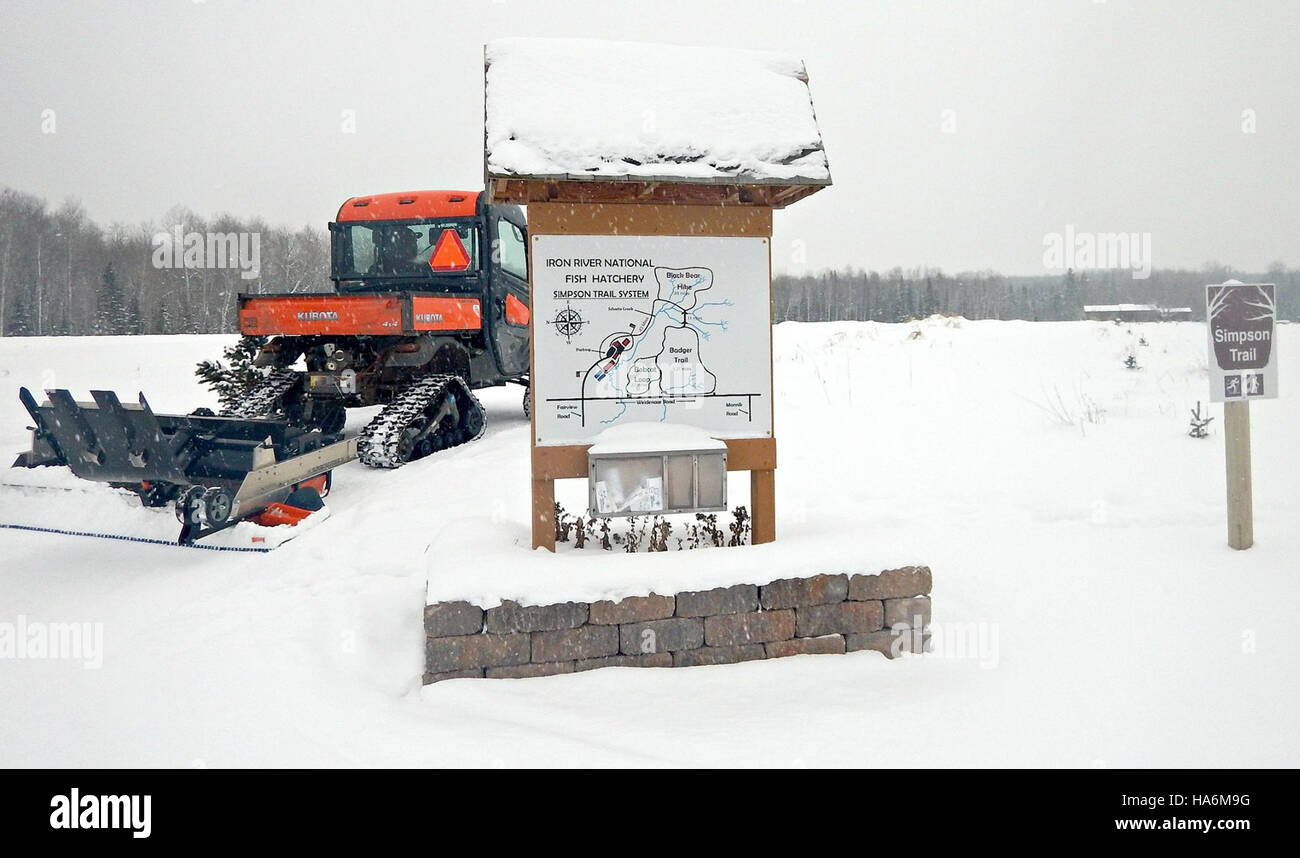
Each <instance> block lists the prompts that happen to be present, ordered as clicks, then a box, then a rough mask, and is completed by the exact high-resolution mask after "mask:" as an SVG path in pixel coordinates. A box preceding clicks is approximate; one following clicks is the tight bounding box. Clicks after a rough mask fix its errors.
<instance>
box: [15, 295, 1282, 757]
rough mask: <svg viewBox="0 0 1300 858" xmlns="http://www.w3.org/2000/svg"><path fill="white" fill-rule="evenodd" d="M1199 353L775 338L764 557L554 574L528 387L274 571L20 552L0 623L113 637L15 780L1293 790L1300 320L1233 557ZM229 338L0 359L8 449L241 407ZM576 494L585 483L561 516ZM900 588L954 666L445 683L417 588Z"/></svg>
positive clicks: (65, 521)
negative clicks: (437, 673)
mask: <svg viewBox="0 0 1300 858" xmlns="http://www.w3.org/2000/svg"><path fill="white" fill-rule="evenodd" d="M1139 336H1144V337H1145V338H1146V340H1147V342H1148V345H1147V346H1138V345H1137V339H1138V337H1139ZM1204 336H1205V334H1204V327H1203V326H1202V325H1197V324H1167V325H1128V326H1115V325H1110V324H1101V323H1090V322H1075V323H1019V322H977V323H973V322H964V321H960V320H942V319H932V320H929V321H925V322H921V323H916V324H901V325H880V324H848V323H845V324H816V325H814V324H792V323H787V324H783V325H780V326H778V327H777V329H776V333H775V356H776V385H777V409H776V427H777V435H778V443H779V456H780V463H779V470H778V471H777V493H778V495H777V496H778V504H779V508H778V542H777V543H776V544H775V545H773V546H764V547H756V548H744V549H717V550H710V551H698V552H688V553H687V554H683V555H644V556H638V557H635V558H628V559H629V560H631V561H632V562H630V563H616V562H615V560H616V558H613V557H612V556H611V555H608V554H603V553H600V552H595V551H588V552H584V553H581V554H580V553H577V552H573V551H569V552H567V553H565V552H562V553H561V554H560V555H559V556H556V557H551V556H542V555H541V554H540V553H533V552H529V551H528V550H527V544H528V520H527V517H528V471H527V461H528V448H527V439H528V436H527V423H526V421H525V420H524V418H523V415H522V411H521V410H520V407H519V390H518V388H514V387H511V388H505V389H497V390H489V391H485V392H484V393H483V396H482V399H483V401H484V403H485V405H486V406H487V408H488V411H489V428H488V432H487V435H486V436H485V437H484V438H483V439H482V440H480V441H478V442H475V443H474V444H472V445H470V446H468V447H465V448H462V449H458V450H454V451H448V452H445V453H441V454H438V455H437V456H435V457H434V458H432V459H430V460H426V461H423V462H419V463H416V464H414V465H411V466H408V467H406V468H403V469H401V470H399V471H396V472H375V471H370V470H367V469H365V468H364V467H362V466H360V465H359V464H356V463H353V464H351V465H349V466H347V467H345V468H342V469H340V470H339V471H338V472H336V474H335V493H334V494H333V495H332V496H331V497H330V498H329V501H328V503H329V507H330V516H329V517H328V518H327V519H325V520H323V521H321V522H320V523H319V524H318V525H317V526H315V527H314V528H312V529H311V530H310V531H307V532H304V533H302V534H301V535H300V536H298V538H296V539H293V540H292V541H289V542H287V543H285V544H284V545H282V546H281V547H279V548H277V549H276V550H275V551H273V552H270V553H267V554H226V553H218V552H210V551H197V550H191V549H181V548H174V547H168V546H155V545H144V544H137V543H127V542H117V541H107V540H100V539H90V538H83V537H71V536H61V535H52V534H38V533H28V532H20V531H14V530H6V529H0V624H3V623H11V624H16V623H17V622H18V621H19V618H20V617H22V618H23V619H24V621H25V622H28V623H31V622H45V623H53V622H86V623H100V624H102V630H103V651H102V666H99V667H97V668H91V669H87V668H86V667H84V666H83V664H82V663H81V662H80V661H73V660H60V661H53V660H40V659H14V658H4V659H0V765H5V766H23V765H56V766H58V765H66V766H101V765H103V766H109V765H118V766H123V765H125V766H179V767H191V766H195V767H202V766H208V767H220V766H240V765H269V766H281V765H283V766H293V765H307V766H314V765H333V766H353V765H358V766H359V765H385V766H430V765H433V766H439V765H449V766H474V765H480V766H501V765H504V766H515V765H563V766H572V765H614V764H622V765H651V766H654V765H778V766H837V765H863V766H907V767H913V766H951V765H989V766H1013V765H1031V766H1108V767H1122V766H1156V765H1164V766H1195V765H1205V766H1229V765H1241V766H1296V765H1300V735H1297V732H1296V730H1295V729H1294V727H1295V720H1296V709H1297V706H1300V669H1297V668H1300V625H1298V624H1297V623H1296V622H1295V620H1294V611H1295V609H1294V606H1295V605H1296V604H1297V602H1300V574H1298V573H1300V563H1298V562H1297V561H1300V528H1297V527H1296V526H1295V522H1296V520H1297V517H1298V516H1300V504H1298V502H1297V493H1296V491H1295V489H1296V486H1297V485H1298V484H1300V452H1297V448H1296V446H1295V439H1296V438H1297V436H1298V435H1300V409H1298V408H1297V407H1296V401H1297V399H1296V397H1297V396H1300V394H1296V393H1293V392H1292V391H1294V390H1296V389H1297V387H1296V386H1297V385H1300V329H1298V328H1296V327H1295V326H1283V327H1282V328H1281V329H1280V331H1279V338H1280V343H1279V345H1278V348H1279V350H1280V355H1281V359H1282V367H1281V383H1282V385H1283V395H1284V397H1287V398H1283V399H1280V400H1276V401H1269V402H1262V403H1258V404H1257V405H1256V406H1255V407H1254V408H1253V411H1252V422H1253V430H1254V451H1255V511H1256V523H1255V532H1256V546H1255V548H1254V549H1252V550H1250V551H1248V552H1242V553H1239V552H1234V551H1231V550H1230V549H1229V548H1228V547H1227V545H1226V527H1225V522H1224V517H1225V513H1224V494H1225V491H1224V472H1223V438H1222V435H1221V434H1220V428H1221V426H1220V423H1221V409H1220V408H1219V407H1217V406H1216V407H1214V408H1213V409H1212V413H1213V414H1215V415H1216V417H1217V418H1218V419H1216V420H1215V422H1214V423H1213V424H1211V430H1212V433H1213V434H1212V437H1211V438H1209V439H1205V440H1194V439H1192V438H1189V437H1187V424H1188V411H1189V409H1190V408H1191V407H1192V406H1193V405H1194V404H1195V402H1196V401H1197V400H1198V399H1201V400H1205V399H1207V398H1208V397H1207V391H1206V388H1207V382H1206V354H1205V345H1204ZM229 340H230V338H228V337H135V338H119V339H89V338H86V339H4V340H0V457H3V458H4V459H5V463H4V464H7V463H8V461H9V460H11V459H12V457H13V456H14V455H16V454H17V453H18V452H19V451H20V450H22V449H25V448H26V446H27V443H28V435H27V433H26V432H25V431H24V426H26V425H27V423H28V418H27V415H26V413H25V412H24V411H23V410H22V407H21V406H20V405H19V403H18V398H17V390H18V387H19V386H20V385H24V384H25V385H28V386H30V387H32V388H34V389H39V388H44V387H68V388H70V389H71V390H72V391H73V392H74V394H75V395H76V396H77V397H78V398H86V397H87V391H88V390H89V389H90V388H91V387H106V388H111V389H115V390H117V391H118V392H119V394H121V395H122V398H123V399H124V400H126V399H127V398H128V397H134V395H135V393H136V392H137V390H144V391H145V392H146V394H147V395H148V396H149V399H150V402H151V404H152V405H153V407H154V408H155V409H156V410H157V411H160V412H161V411H188V410H191V409H193V408H194V407H197V406H199V405H212V404H213V402H212V401H211V398H210V397H209V396H208V395H207V394H206V392H205V391H201V390H200V389H199V388H198V387H197V383H196V381H195V380H194V378H193V374H192V373H193V367H194V363H195V362H196V361H197V360H199V359H200V358H204V357H213V356H216V355H217V354H219V352H220V348H221V346H222V345H223V344H225V343H227V342H229ZM1130 348H1133V349H1134V350H1135V351H1136V354H1137V357H1138V361H1139V364H1140V366H1141V369H1139V370H1127V369H1125V368H1124V367H1123V359H1124V357H1125V355H1126V354H1127V353H1128V351H1129V349H1130ZM371 413H373V410H368V411H365V412H358V413H355V414H353V415H352V417H351V419H350V422H349V429H350V430H353V431H354V430H355V429H356V428H357V427H359V426H360V425H361V424H362V423H363V422H364V421H365V420H366V419H368V417H369V415H370V414H371ZM0 482H3V483H7V484H10V485H4V486H0V523H11V524H12V523H34V522H43V523H46V524H50V525H54V526H58V527H64V528H72V529H79V530H106V531H112V532H132V533H137V534H144V533H150V534H152V533H158V534H161V535H163V536H172V535H174V533H173V532H174V530H175V522H174V520H173V519H172V518H171V513H170V512H169V511H156V510H144V509H141V508H139V507H138V506H136V505H134V504H133V503H132V502H129V499H124V498H122V497H121V496H120V495H119V494H118V493H115V492H112V491H111V490H108V489H106V488H102V487H98V486H92V485H88V484H84V483H79V481H76V480H73V479H70V478H69V477H68V476H67V475H66V474H65V473H61V472H59V471H54V470H49V469H42V470H37V471H30V472H28V471H15V470H6V471H3V473H0ZM19 483H21V484H24V485H28V486H31V485H40V486H44V487H46V488H45V489H33V488H16V487H14V485H12V484H19ZM746 486H747V482H746V481H745V480H744V479H743V475H742V478H741V479H734V480H733V481H732V484H731V501H732V503H733V505H734V504H736V503H745V502H746V500H747V498H746V493H747V490H746ZM584 495H585V485H584V484H583V483H581V482H577V483H565V484H561V491H560V499H561V501H562V502H563V503H564V504H565V505H566V506H567V507H569V508H570V509H578V508H580V507H581V506H582V505H583V502H584ZM910 563H926V564H929V565H930V566H931V567H932V568H933V570H934V579H935V586H934V600H935V612H934V618H935V626H936V631H937V642H938V644H939V646H938V651H937V652H935V653H933V654H931V655H927V656H923V657H906V658H903V659H899V660H896V661H892V662H891V661H888V660H886V659H885V658H883V657H882V656H880V655H879V654H877V653H873V652H862V653H854V654H850V655H846V656H835V657H830V656H800V657H795V658H787V659H780V660H774V661H764V662H750V663H746V664H741V665H734V666H724V667H702V668H691V669H680V670H646V669H632V668H622V669H609V670H600V671H592V672H588V673H581V674H574V675H569V676H557V677H550V678H542V679H523V680H492V681H483V680H457V681H451V682H444V683H440V684H438V685H436V686H431V687H429V688H425V689H422V688H421V686H420V673H421V667H422V665H421V660H422V621H421V615H422V607H423V605H424V602H425V597H426V578H427V580H428V582H429V589H430V590H431V591H433V592H436V593H439V594H441V595H448V594H464V595H473V596H475V597H477V598H480V599H483V600H490V599H492V598H494V597H499V596H501V595H502V593H503V592H505V591H507V590H509V589H511V588H514V589H519V590H527V591H528V593H529V594H530V595H542V596H544V595H546V594H548V593H551V594H560V593H567V594H569V597H570V598H580V597H582V596H583V595H589V594H593V593H605V592H608V593H614V592H630V591H634V590H636V589H638V588H640V587H647V586H650V585H651V584H653V583H655V582H662V583H663V584H682V585H685V586H689V585H690V582H697V581H698V582H700V584H701V586H703V585H704V584H706V583H711V582H709V581H708V577H709V576H710V575H714V576H720V577H723V578H727V577H730V578H734V579H735V580H745V581H750V582H754V583H760V582H762V581H766V580H768V579H770V578H773V577H780V576H781V575H782V574H788V573H790V572H798V571H813V569H812V568H810V569H804V568H802V566H809V567H814V568H815V571H828V570H830V571H840V570H858V571H865V572H875V571H878V570H880V569H883V568H888V567H891V566H897V565H903V564H910ZM801 564H802V566H801ZM557 580H558V583H557ZM680 588H681V587H678V589H680ZM507 595H508V593H507ZM521 595H523V594H522V593H521ZM962 635H970V636H971V637H970V638H969V639H970V640H971V641H974V642H977V643H982V644H983V646H982V647H977V648H975V650H976V651H972V648H969V647H967V648H964V650H962V648H959V647H957V646H955V642H958V641H959V640H964V638H962ZM959 650H962V651H959ZM979 650H982V651H979Z"/></svg>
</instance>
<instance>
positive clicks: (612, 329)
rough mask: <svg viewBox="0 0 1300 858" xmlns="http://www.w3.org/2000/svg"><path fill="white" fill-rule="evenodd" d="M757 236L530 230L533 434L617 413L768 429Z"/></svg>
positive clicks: (746, 434)
mask: <svg viewBox="0 0 1300 858" xmlns="http://www.w3.org/2000/svg"><path fill="white" fill-rule="evenodd" d="M768 278H769V268H768V239H767V238H762V237H732V236H680V235H656V236H649V235H536V236H534V237H533V313H534V316H535V318H536V320H537V326H536V333H535V335H534V338H533V348H534V362H535V363H534V370H535V373H534V375H533V409H534V410H535V412H536V415H537V418H536V420H537V422H536V438H535V439H534V440H535V442H536V443H537V444H538V445H542V446H546V445H559V444H582V443H588V444H589V443H591V442H592V441H593V440H594V439H595V438H596V436H597V435H599V434H600V433H601V432H603V431H604V430H606V429H609V428H611V427H613V426H618V425H621V424H625V423H644V422H651V423H682V424H687V425H690V426H696V427H698V428H700V429H705V430H708V431H709V433H710V434H712V435H713V437H716V438H770V437H772V356H771V321H772V320H771V304H770V300H769V286H768Z"/></svg>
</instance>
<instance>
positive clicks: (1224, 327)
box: [1205, 281, 1277, 402]
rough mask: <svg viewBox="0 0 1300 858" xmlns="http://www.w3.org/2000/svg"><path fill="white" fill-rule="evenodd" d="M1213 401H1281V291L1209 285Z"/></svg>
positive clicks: (1254, 286) (1253, 285)
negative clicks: (1278, 342)
mask: <svg viewBox="0 0 1300 858" xmlns="http://www.w3.org/2000/svg"><path fill="white" fill-rule="evenodd" d="M1205 318H1206V319H1207V320H1208V325H1207V330H1208V333H1209V349H1210V360H1209V364H1210V398H1211V401H1213V402H1249V401H1250V400H1252V399H1276V398H1277V360H1276V349H1275V348H1274V346H1273V344H1274V342H1275V341H1276V321H1277V287H1276V286H1275V285H1274V284H1272V283H1236V282H1233V281H1229V282H1227V283H1224V284H1222V285H1219V286H1206V287H1205Z"/></svg>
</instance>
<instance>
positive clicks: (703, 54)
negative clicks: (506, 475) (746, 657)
mask: <svg viewBox="0 0 1300 858" xmlns="http://www.w3.org/2000/svg"><path fill="white" fill-rule="evenodd" d="M484 59H485V62H484V65H485V90H486V94H485V147H484V171H485V180H486V186H487V188H488V194H489V197H490V199H491V200H492V201H493V202H499V203H500V202H509V203H518V204H523V205H527V207H528V225H529V233H530V239H529V245H530V246H529V251H530V259H529V262H530V264H529V286H530V302H531V310H532V312H531V317H530V322H529V324H530V326H531V330H530V333H531V335H532V336H531V341H532V346H531V349H532V351H531V363H530V374H529V379H530V383H531V403H532V414H531V419H532V424H531V425H532V436H531V444H532V507H533V512H532V544H533V547H534V548H536V547H543V548H547V549H550V550H552V551H553V550H554V549H555V522H554V514H555V481H556V480H557V479H571V478H572V479H576V478H585V477H588V473H589V471H588V449H589V448H590V447H591V446H592V445H593V444H594V443H596V437H597V435H599V434H600V433H601V432H602V431H604V430H605V429H606V428H609V427H612V426H620V425H623V426H626V425H628V424H629V423H633V424H639V423H645V424H647V425H649V424H656V423H657V424H660V425H669V426H672V425H681V426H685V427H689V428H691V429H693V430H698V431H700V432H704V433H707V434H708V436H710V437H712V438H718V439H721V440H722V441H724V442H725V443H726V448H727V450H726V452H727V457H726V467H727V470H730V471H749V472H750V507H751V510H750V512H751V516H752V518H753V524H752V527H753V536H752V539H753V542H755V543H761V542H771V541H772V540H773V539H775V538H776V499H775V492H776V490H775V485H776V482H775V471H776V437H775V433H774V430H773V425H772V411H773V397H772V381H771V379H772V357H771V346H772V339H771V337H772V330H771V328H772V326H771V302H772V293H771V236H772V211H773V209H778V208H783V207H785V206H786V205H789V204H790V203H792V202H794V201H796V200H799V199H802V198H803V197H805V196H808V195H809V194H811V193H813V192H815V191H817V190H820V189H821V188H822V187H825V186H827V185H829V184H830V172H829V169H828V167H827V162H826V156H825V153H824V151H823V149H822V142H821V136H820V132H819V131H818V129H817V123H816V117H815V115H814V113H813V107H812V100H811V96H810V95H809V91H808V85H807V81H808V79H807V74H806V72H805V71H804V67H803V64H802V62H800V61H798V60H795V59H792V58H788V57H784V56H780V55H776V54H764V53H760V52H755V51H728V50H721V49H714V48H707V47H689V48H688V47H681V46H672V45H640V44H630V43H607V42H594V41H586V40H572V39H556V40H548V39H503V40H500V41H497V42H493V43H491V44H489V45H488V46H487V48H486V50H485V57H484Z"/></svg>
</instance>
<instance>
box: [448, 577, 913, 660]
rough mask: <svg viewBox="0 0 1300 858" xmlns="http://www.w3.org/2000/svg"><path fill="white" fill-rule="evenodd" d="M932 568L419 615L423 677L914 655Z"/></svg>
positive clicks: (462, 605)
mask: <svg viewBox="0 0 1300 858" xmlns="http://www.w3.org/2000/svg"><path fill="white" fill-rule="evenodd" d="M930 586H931V575H930V569H929V567H926V566H907V567H904V568H901V569H890V570H887V571H885V572H881V573H879V574H875V575H818V576H816V577H813V578H786V579H783V580H780V581H773V582H772V583H770V584H765V585H763V586H756V585H753V584H737V585H735V586H733V587H719V588H717V589H714V590H703V591H698V592H684V593H677V594H676V595H674V596H658V595H654V594H651V595H649V596H631V597H628V598H626V599H621V600H620V601H617V602H594V603H591V604H587V603H586V602H564V603H561V604H557V605H521V604H518V603H516V602H504V603H502V604H501V605H500V606H498V607H495V608H488V609H487V610H484V609H482V608H479V607H477V606H475V605H471V604H470V603H469V602H439V603H436V604H432V605H429V606H427V607H426V608H425V609H424V633H425V650H424V661H425V674H424V682H425V684H426V685H427V684H429V683H431V682H438V681H439V680H443V679H459V678H463V677H483V676H486V677H523V676H548V675H551V674H556V673H573V672H574V671H578V670H591V669H593V668H597V667H691V666H695V665H702V664H731V663H734V662H740V661H750V660H753V659H758V658H779V657H781V656H786V655H801V654H805V653H844V652H854V651H857V650H876V651H878V652H882V653H884V654H885V655H887V656H889V657H891V658H892V657H893V656H894V655H895V654H897V653H899V652H915V651H917V650H919V649H920V648H921V647H920V640H921V634H918V633H916V632H914V631H912V630H913V629H915V628H916V626H917V622H918V618H919V623H920V625H921V627H922V634H923V631H924V627H925V626H928V625H929V622H930V596H929V594H930Z"/></svg>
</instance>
